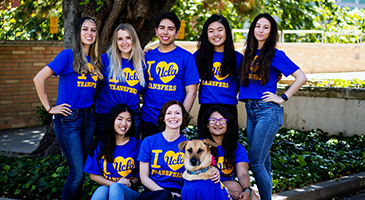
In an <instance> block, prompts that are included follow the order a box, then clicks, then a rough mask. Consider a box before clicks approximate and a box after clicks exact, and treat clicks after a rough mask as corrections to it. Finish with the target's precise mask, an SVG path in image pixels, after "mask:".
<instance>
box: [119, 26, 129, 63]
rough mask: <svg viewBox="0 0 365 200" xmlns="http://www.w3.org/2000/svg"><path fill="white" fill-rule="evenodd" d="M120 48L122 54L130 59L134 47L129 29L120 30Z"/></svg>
mask: <svg viewBox="0 0 365 200" xmlns="http://www.w3.org/2000/svg"><path fill="white" fill-rule="evenodd" d="M117 43H118V49H119V51H120V52H121V56H122V57H123V58H125V59H129V57H130V55H131V51H132V48H133V44H132V39H131V36H130V35H129V33H128V32H127V31H124V30H119V31H118V35H117Z"/></svg>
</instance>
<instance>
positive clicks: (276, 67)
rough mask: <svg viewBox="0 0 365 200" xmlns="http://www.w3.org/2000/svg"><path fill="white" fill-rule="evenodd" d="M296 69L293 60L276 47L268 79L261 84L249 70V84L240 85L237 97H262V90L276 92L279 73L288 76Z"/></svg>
mask: <svg viewBox="0 0 365 200" xmlns="http://www.w3.org/2000/svg"><path fill="white" fill-rule="evenodd" d="M259 52H260V50H257V53H256V57H255V58H257V56H258V54H259ZM243 59H244V58H243ZM298 69H299V67H298V66H297V65H296V64H295V63H293V61H291V60H290V59H289V58H288V57H287V56H286V55H285V53H284V52H283V51H281V50H278V49H276V52H275V55H274V57H273V59H272V60H271V66H270V79H269V81H268V82H267V83H266V84H265V85H263V86H262V85H261V80H260V78H259V77H258V75H257V74H256V73H255V72H252V71H250V79H249V81H250V82H249V85H248V86H243V85H240V91H239V95H238V99H239V100H244V99H262V96H264V94H263V93H264V92H272V93H274V94H276V89H277V79H278V76H279V75H280V73H283V74H284V75H285V76H289V75H290V74H292V73H294V72H295V71H297V70H298ZM252 80H253V82H252Z"/></svg>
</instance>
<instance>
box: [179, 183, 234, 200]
mask: <svg viewBox="0 0 365 200" xmlns="http://www.w3.org/2000/svg"><path fill="white" fill-rule="evenodd" d="M181 197H182V199H183V200H196V199H219V200H229V199H232V198H231V195H230V194H229V193H228V189H227V188H226V186H224V184H223V183H222V182H219V183H214V182H213V181H211V180H210V179H208V180H193V181H187V180H185V182H184V187H183V189H182V191H181Z"/></svg>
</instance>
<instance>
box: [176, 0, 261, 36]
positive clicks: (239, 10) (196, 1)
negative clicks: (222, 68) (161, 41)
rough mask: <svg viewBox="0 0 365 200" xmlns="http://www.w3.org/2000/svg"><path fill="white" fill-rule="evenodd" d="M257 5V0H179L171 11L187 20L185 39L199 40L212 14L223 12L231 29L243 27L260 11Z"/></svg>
mask: <svg viewBox="0 0 365 200" xmlns="http://www.w3.org/2000/svg"><path fill="white" fill-rule="evenodd" d="M256 5H257V1H255V0H245V1H234V0H219V1H212V0H205V1H203V0H178V1H176V2H175V4H174V6H173V7H172V8H171V12H174V13H176V15H177V16H179V17H180V19H181V20H184V21H185V38H184V40H187V41H197V40H198V38H199V36H200V33H201V32H202V29H203V24H204V22H205V21H206V20H207V19H208V18H209V17H210V16H211V15H212V14H221V15H223V16H224V17H226V18H227V20H228V22H229V24H230V26H231V29H233V28H235V29H242V27H243V25H244V23H247V22H248V19H249V18H248V17H249V16H253V14H256V13H258V7H257V6H256Z"/></svg>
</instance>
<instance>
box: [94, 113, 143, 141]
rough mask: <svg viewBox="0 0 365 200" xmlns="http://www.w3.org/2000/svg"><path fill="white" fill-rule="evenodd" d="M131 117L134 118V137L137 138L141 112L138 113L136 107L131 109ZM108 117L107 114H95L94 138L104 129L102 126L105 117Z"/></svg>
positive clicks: (139, 129) (139, 130)
mask: <svg viewBox="0 0 365 200" xmlns="http://www.w3.org/2000/svg"><path fill="white" fill-rule="evenodd" d="M132 112H133V113H132V114H133V118H134V127H135V129H136V137H137V138H139V136H140V132H141V123H142V120H141V114H140V113H139V110H138V109H135V110H132ZM107 117H108V114H99V113H96V114H95V124H96V126H95V134H94V135H95V138H98V137H99V136H101V134H102V133H103V130H104V126H105V123H106V118H107Z"/></svg>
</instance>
